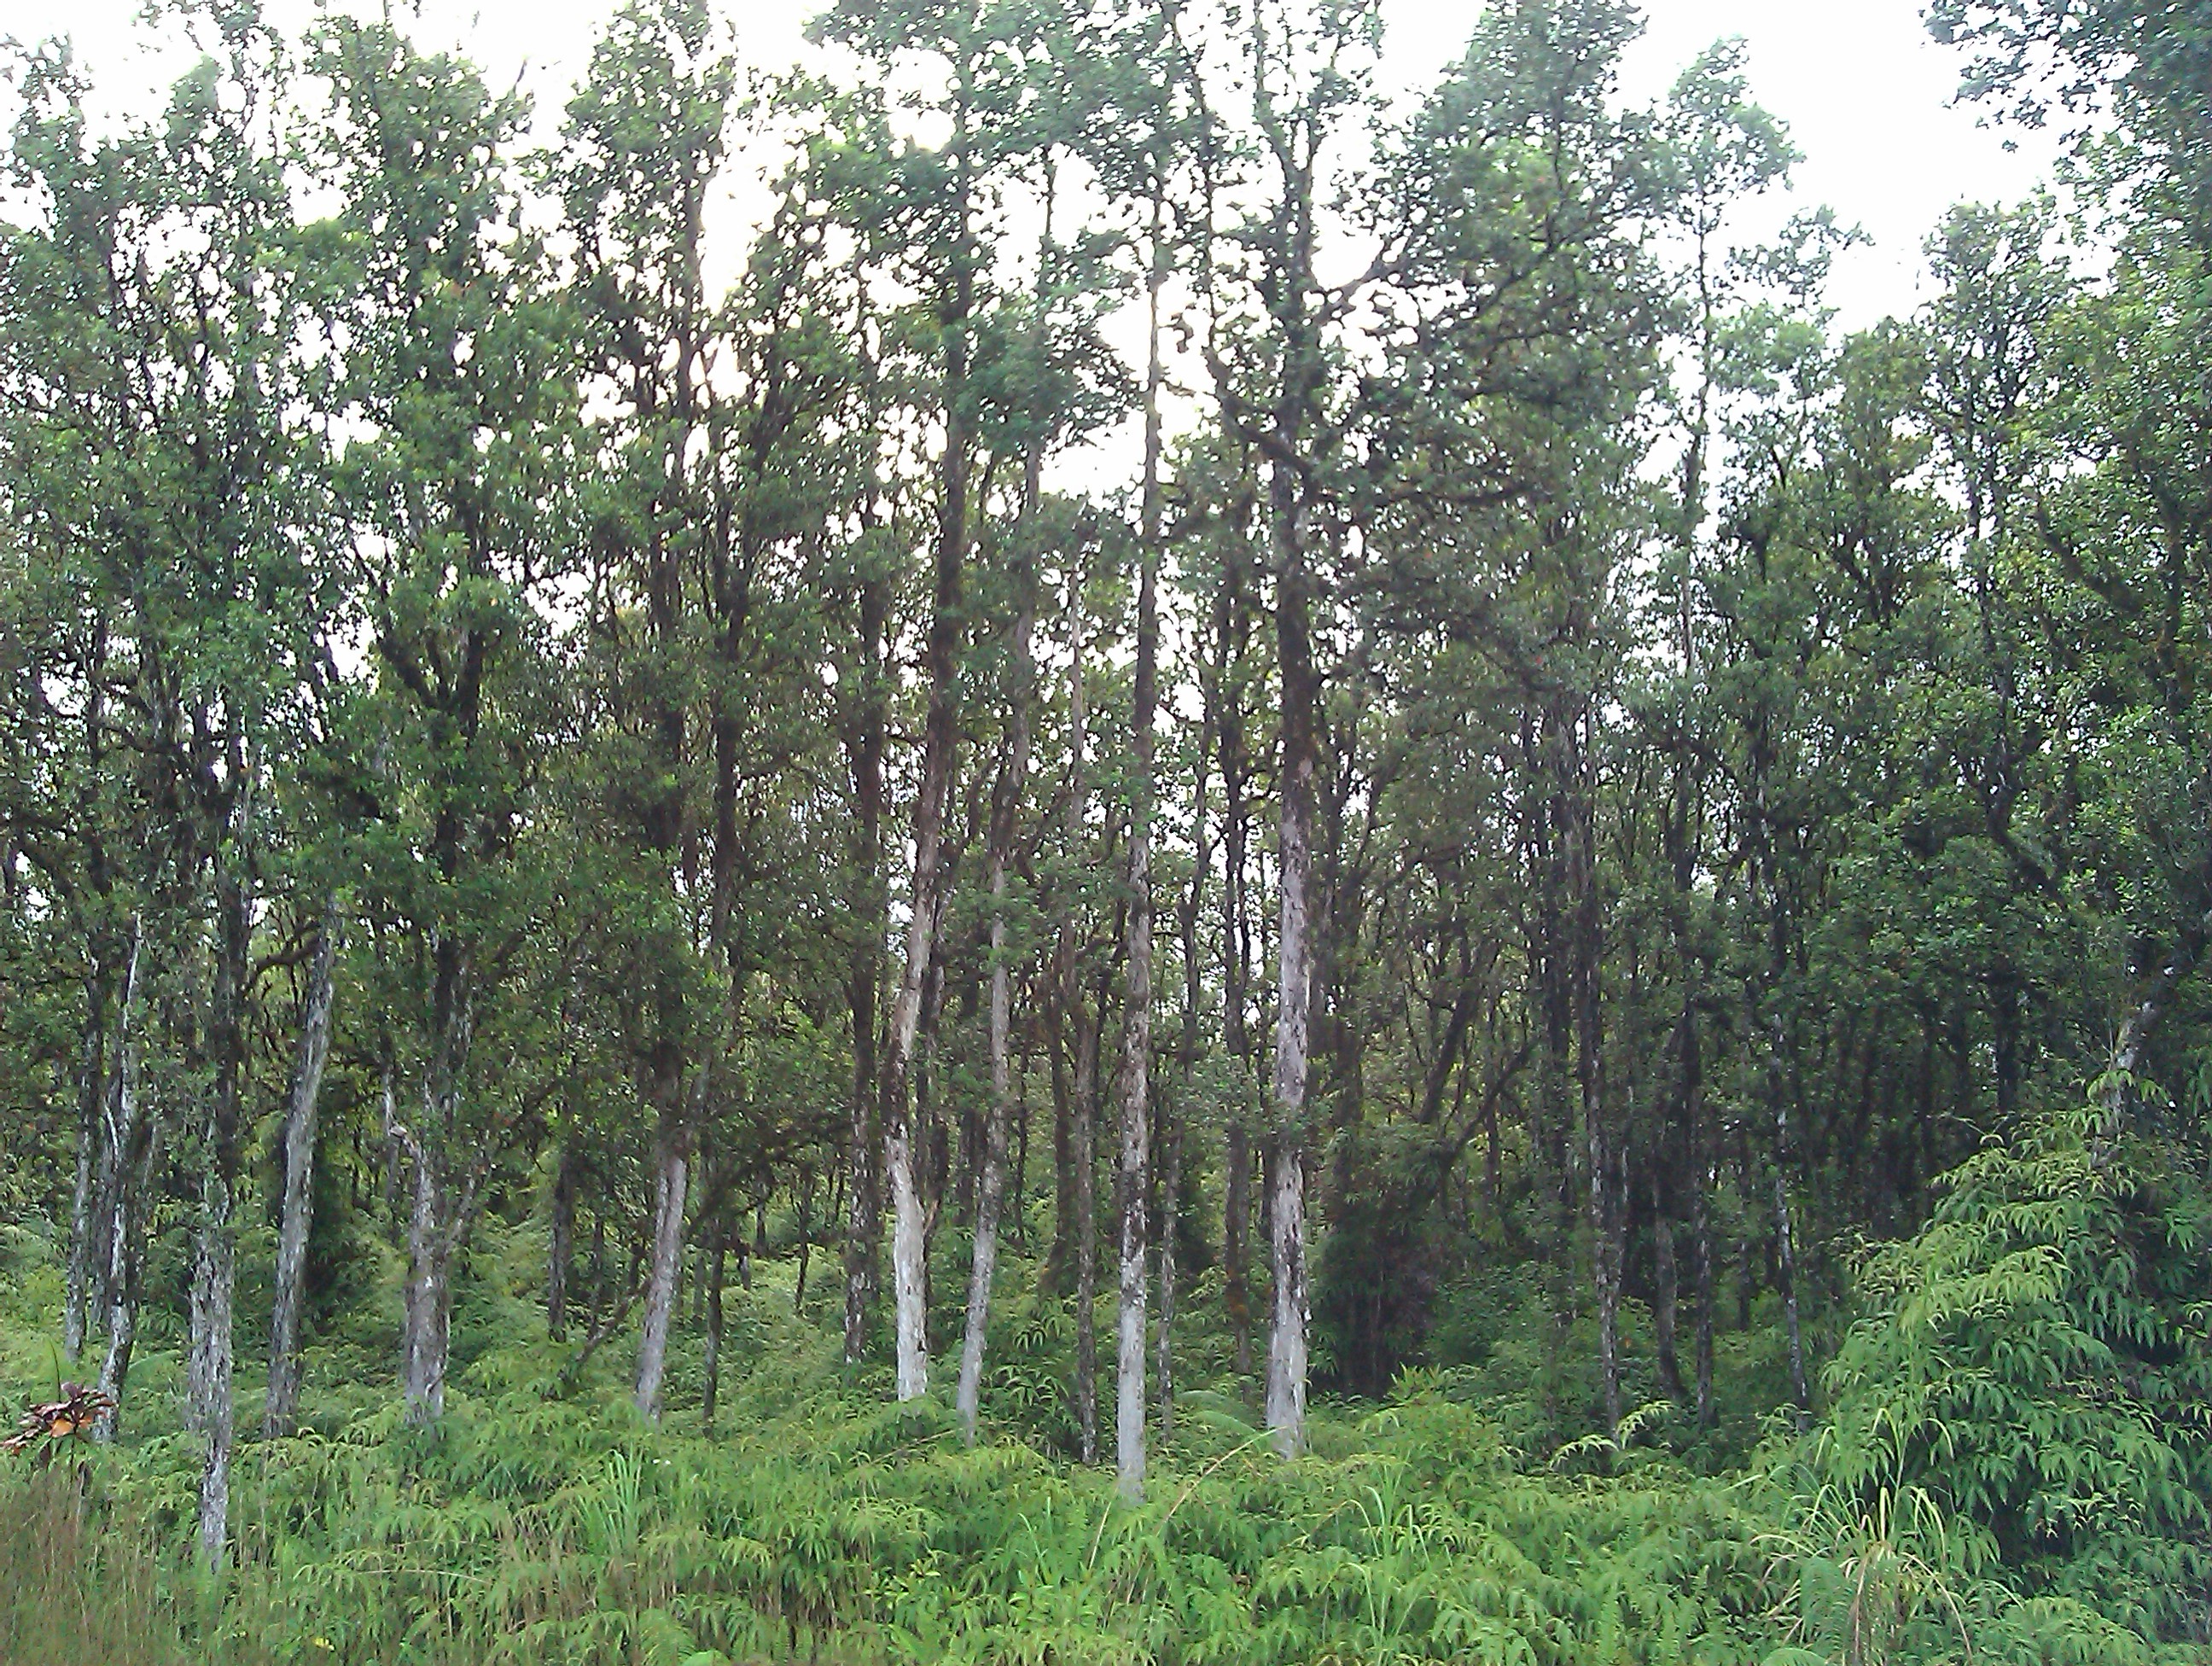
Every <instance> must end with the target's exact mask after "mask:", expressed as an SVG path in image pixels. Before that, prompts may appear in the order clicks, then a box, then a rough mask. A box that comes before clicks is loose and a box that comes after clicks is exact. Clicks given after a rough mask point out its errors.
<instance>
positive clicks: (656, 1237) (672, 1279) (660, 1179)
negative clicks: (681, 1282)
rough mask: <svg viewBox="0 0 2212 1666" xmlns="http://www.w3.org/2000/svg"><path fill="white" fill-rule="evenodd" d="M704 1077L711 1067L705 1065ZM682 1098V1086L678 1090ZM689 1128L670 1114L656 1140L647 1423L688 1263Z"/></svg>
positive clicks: (654, 1410) (642, 1340) (644, 1338)
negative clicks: (679, 1285)
mask: <svg viewBox="0 0 2212 1666" xmlns="http://www.w3.org/2000/svg"><path fill="white" fill-rule="evenodd" d="M699 1069H700V1073H701V1075H702V1077H703V1075H704V1073H705V1071H706V1067H705V1065H703V1064H702V1065H701V1066H700V1067H699ZM675 1091H676V1092H677V1094H678V1096H679V1097H680V1096H681V1093H682V1088H681V1085H680V1084H679V1085H678V1087H677V1089H676V1090H675ZM689 1133H690V1131H689V1129H688V1128H685V1126H684V1122H683V1120H682V1118H681V1116H678V1115H671V1114H669V1113H666V1112H664V1113H663V1115H662V1117H661V1122H660V1132H659V1137H658V1138H657V1139H656V1140H655V1142H654V1145H655V1160H654V1164H653V1258H652V1262H651V1264H650V1267H649V1269H648V1271H647V1275H646V1286H645V1322H644V1324H643V1326H642V1328H641V1329H640V1331H639V1334H638V1343H637V1391H636V1394H635V1404H636V1406H637V1409H638V1414H639V1415H640V1416H641V1417H643V1418H645V1419H646V1420H647V1421H648V1422H652V1421H656V1420H659V1416H660V1387H661V1382H662V1379H663V1378H664V1377H665V1375H666V1374H667V1370H668V1331H669V1327H670V1325H671V1322H673V1320H674V1318H675V1313H676V1280H677V1275H678V1273H679V1272H680V1271H681V1270H682V1268H683V1264H684V1204H685V1203H686V1201H688V1199H689V1196H690V1173H691V1169H690V1162H691V1153H690V1139H689Z"/></svg>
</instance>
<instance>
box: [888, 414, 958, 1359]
mask: <svg viewBox="0 0 2212 1666" xmlns="http://www.w3.org/2000/svg"><path fill="white" fill-rule="evenodd" d="M954 427H955V429H959V428H960V425H959V424H958V423H955V424H954ZM946 445H947V451H948V459H947V462H946V465H945V502H944V503H943V504H942V505H941V506H940V509H939V547H938V554H937V578H936V595H935V601H934V606H933V611H932V617H931V621H930V632H929V656H928V657H929V708H928V715H927V719H926V720H925V725H924V733H923V739H922V765H921V783H920V789H919V791H918V792H917V793H916V795H915V810H914V885H913V889H912V893H911V912H910V914H909V916H908V923H907V931H906V945H905V947H906V955H905V966H904V969H903V970H902V974H901V976H900V979H899V986H898V992H897V994H896V996H895V997H894V999H893V1000H892V1004H891V1021H890V1038H889V1046H888V1049H887V1050H886V1055H885V1057H884V1085H883V1123H884V1173H885V1175H886V1177H888V1179H889V1181H890V1194H891V1298H892V1311H893V1318H894V1322H895V1324H896V1333H895V1334H896V1341H897V1349H898V1355H897V1358H898V1397H899V1398H900V1399H901V1400H902V1401H906V1400H913V1399H915V1398H917V1397H918V1396H919V1395H921V1394H923V1393H925V1392H926V1391H927V1389H928V1387H929V1339H928V1335H927V1322H928V1312H927V1305H926V1303H927V1293H926V1286H925V1278H926V1269H925V1268H924V1267H923V1264H922V1258H923V1256H924V1254H925V1253H926V1244H925V1242H924V1223H923V1219H922V1196H921V1177H920V1174H919V1172H918V1170H917V1169H916V1166H915V1157H916V1152H915V1134H916V1128H915V1110H914V1101H913V1094H912V1092H911V1091H910V1089H911V1083H910V1082H909V1080H908V1078H909V1075H910V1073H911V1072H910V1066H911V1063H912V1061H913V1059H914V1051H915V1037H916V1034H917V1031H919V1029H920V1026H921V1005H922V996H923V994H924V991H925V985H926V984H927V981H928V976H929V965H930V960H931V958H932V954H933V950H934V947H935V943H936V932H937V925H938V913H939V909H940V907H941V905H942V903H943V898H942V897H941V896H940V895H939V892H940V890H941V888H942V884H943V879H944V874H943V865H944V855H945V852H944V842H945V802H946V799H947V797H948V795H949V793H950V791H951V781H952V751H953V745H954V740H955V734H954V725H955V721H956V714H955V710H954V701H955V698H956V695H957V690H956V687H955V679H956V677H957V665H956V663H955V661H956V659H957V652H958V647H959V632H960V625H959V610H960V592H961V576H962V575H961V567H962V562H963V557H964V552H965V550H966V546H967V530H966V528H967V515H968V511H967V502H968V459H967V457H966V454H965V453H966V447H967V440H966V436H965V433H964V431H960V432H955V433H954V434H953V435H951V437H950V438H949V439H948V440H947V442H946Z"/></svg>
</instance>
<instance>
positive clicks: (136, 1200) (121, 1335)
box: [93, 915, 155, 1441]
mask: <svg viewBox="0 0 2212 1666" xmlns="http://www.w3.org/2000/svg"><path fill="white" fill-rule="evenodd" d="M145 945H146V932H145V924H144V921H143V920H142V919H141V918H139V917H138V916H136V915H134V916H132V918H131V952H130V955H129V957H128V958H127V959H126V960H125V963H124V971H123V994H122V998H121V1000H119V1001H118V1003H117V1006H116V1018H115V1068H114V1070H113V1071H112V1073H110V1075H109V1077H108V1084H107V1096H106V1103H105V1107H104V1110H103V1116H104V1120H105V1121H106V1151H107V1152H108V1154H109V1155H108V1159H107V1173H106V1184H105V1186H104V1187H103V1188H102V1195H101V1197H100V1205H99V1209H98V1219H100V1220H101V1221H102V1222H104V1223H105V1224H106V1229H107V1242H106V1244H105V1245H104V1246H103V1247H102V1253H103V1254H104V1255H105V1256H106V1262H107V1268H106V1276H105V1278H104V1279H103V1280H102V1282H103V1285H104V1286H105V1290H106V1308H107V1312H106V1331H107V1349H106V1355H105V1357H104V1358H103V1359H101V1361H100V1393H101V1394H103V1395H106V1398H107V1402H108V1405H109V1407H110V1409H109V1411H108V1412H107V1414H106V1415H105V1416H104V1417H102V1418H101V1419H100V1422H99V1423H98V1424H97V1425H96V1426H94V1430H93V1433H94V1437H95V1438H98V1439H100V1440H103V1441H106V1440H112V1439H114V1438H115V1436H116V1433H117V1431H118V1420H119V1419H120V1418H121V1415H122V1403H123V1387H124V1383H125V1380H126V1379H127V1378H128V1377H129V1376H130V1374H131V1345H132V1342H133V1341H134V1340H135V1338H136V1335H137V1322H138V1264H139V1248H138V1230H139V1223H140V1210H141V1209H142V1208H143V1200H144V1195H145V1188H146V1182H147V1178H148V1177H147V1173H146V1170H148V1169H149V1167H150V1166H151V1161H152V1157H153V1146H154V1134H155V1128H154V1117H153V1115H152V1114H151V1111H150V1110H149V1108H147V1107H144V1106H142V1105H141V1104H140V1103H139V1097H140V1096H139V1080H138V1056H139V1041H138V1036H137V1029H136V1023H137V1017H138V1007H139V1003H140V1001H141V1000H142V999H143V993H142V991H143V985H142V983H141V981H140V974H141V969H142V967H143V962H144V958H145Z"/></svg>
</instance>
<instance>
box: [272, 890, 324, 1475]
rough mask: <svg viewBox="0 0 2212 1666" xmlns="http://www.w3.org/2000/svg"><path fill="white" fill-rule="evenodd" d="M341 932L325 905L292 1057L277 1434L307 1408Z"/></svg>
mask: <svg viewBox="0 0 2212 1666" xmlns="http://www.w3.org/2000/svg"><path fill="white" fill-rule="evenodd" d="M337 935H338V915H337V908H336V907H335V906H331V907H326V908H325V909H324V911H323V923H322V928H321V930H320V932H319V933H318V934H317V936H316V938H315V949H314V953H313V957H312V958H310V959H309V961H308V963H307V995H306V999H305V1000H304V1002H303V1003H302V1005H301V1016H300V1050H299V1054H298V1055H297V1057H295V1059H294V1061H293V1063H292V1091H291V1093H290V1095H289V1097H288V1098H287V1100H286V1102H285V1106H284V1203H283V1217H282V1220H281V1222H280V1224H279V1225H278V1227H277V1232H276V1298H275V1304H274V1307H273V1310H272V1311H271V1314H270V1322H269V1395H268V1400H267V1403H266V1405H265V1406H264V1409H263V1412H262V1416H261V1432H262V1433H263V1434H264V1436H266V1437H267V1438H270V1439H272V1440H273V1439H275V1438H277V1437H279V1436H281V1435H289V1434H290V1433H291V1432H292V1428H293V1424H294V1422H295V1420H296V1419H297V1417H298V1415H299V1410H300V1371H301V1360H300V1318H301V1309H302V1308H303V1307H304V1306H305V1304H306V1300H307V1231H308V1228H309V1226H310V1225H312V1224H313V1211H314V1199H315V1189H314V1180H315V1112H316V1105H317V1102H318V1101H319V1098H320V1097H321V1095H322V1088H323V1066H324V1064H325V1061H327V1060H328V1059H329V1057H330V1052H331V999H332V995H333V993H334V990H335V988H336V982H337V980H336V976H335V973H336V967H337Z"/></svg>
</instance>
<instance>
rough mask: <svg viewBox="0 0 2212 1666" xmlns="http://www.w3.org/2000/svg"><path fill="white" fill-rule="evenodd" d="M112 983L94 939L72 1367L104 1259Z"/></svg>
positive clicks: (71, 1289) (72, 1277)
mask: <svg viewBox="0 0 2212 1666" xmlns="http://www.w3.org/2000/svg"><path fill="white" fill-rule="evenodd" d="M111 983H112V975H111V971H110V963H109V962H108V960H107V958H106V954H105V952H103V949H102V947H101V939H95V941H94V945H93V951H92V963H91V965H90V966H89V967H88V970H86V973H85V977H84V1033H83V1037H82V1042H81V1043H80V1046H79V1052H78V1058H77V1078H76V1185H75V1187H74V1188H73V1189H71V1191H70V1250H69V1266H68V1269H67V1271H66V1273H65V1274H64V1285H63V1296H62V1356H63V1358H64V1359H68V1360H69V1361H70V1363H71V1364H75V1363H76V1358H77V1356H78V1354H80V1353H82V1352H83V1350H84V1338H85V1329H86V1323H87V1320H86V1315H87V1313H88V1311H89V1310H91V1308H92V1307H93V1306H94V1304H95V1303H96V1301H97V1299H98V1293H99V1292H98V1291H97V1287H96V1286H97V1285H98V1282H99V1275H100V1269H101V1268H102V1267H103V1265H104V1264H105V1261H106V1257H105V1256H104V1255H103V1254H102V1253H101V1252H102V1251H103V1249H105V1247H106V1233H105V1231H103V1230H102V1229H103V1227H104V1225H105V1223H104V1222H103V1221H102V1220H101V1219H100V1214H99V1207H98V1206H99V1202H100V1195H101V1190H102V1187H101V1179H102V1171H103V1170H104V1168H105V1166H106V1160H107V1159H106V1155H105V1148H104V1147H103V1146H102V1143H101V1142H102V1138H103V1134H104V1130H103V1129H102V1128H101V1126H100V1107H101V1106H102V1105H103V1104H105V1103H106V1098H107V1008H108V1000H109V994H110V988H109V986H110V984H111Z"/></svg>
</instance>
